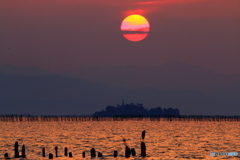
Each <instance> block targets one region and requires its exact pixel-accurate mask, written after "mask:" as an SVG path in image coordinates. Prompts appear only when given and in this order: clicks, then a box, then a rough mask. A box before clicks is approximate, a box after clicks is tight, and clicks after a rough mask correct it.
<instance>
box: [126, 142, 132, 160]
mask: <svg viewBox="0 0 240 160" xmlns="http://www.w3.org/2000/svg"><path fill="white" fill-rule="evenodd" d="M130 154H131V151H130V148H129V147H128V146H127V145H126V147H125V157H126V158H129V157H130Z"/></svg>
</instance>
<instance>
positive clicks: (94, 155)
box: [90, 148, 96, 158]
mask: <svg viewBox="0 0 240 160" xmlns="http://www.w3.org/2000/svg"><path fill="white" fill-rule="evenodd" d="M90 152H91V157H92V158H93V157H96V150H95V149H94V148H92V149H91V150H90Z"/></svg>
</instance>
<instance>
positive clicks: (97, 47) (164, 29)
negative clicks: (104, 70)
mask: <svg viewBox="0 0 240 160" xmlns="http://www.w3.org/2000/svg"><path fill="white" fill-rule="evenodd" d="M239 8H240V0H158V1H144V0H131V1H129V0H14V1H13V0H1V1H0V23H1V25H0V65H3V64H13V65H17V66H26V65H31V66H35V67H39V68H42V69H47V70H51V71H61V70H69V69H75V68H82V67H89V66H118V65H120V66H126V65H135V66H157V65H160V64H163V63H164V62H167V61H169V60H178V61H182V62H186V63H189V64H194V65H199V66H203V67H206V68H209V69H212V70H214V71H217V72H220V73H238V74H240V9H239ZM131 14H140V15H143V16H144V17H146V19H147V20H148V21H149V23H150V32H149V35H148V37H147V38H146V39H144V40H143V41H140V42H131V41H128V40H126V39H125V38H124V37H123V35H122V33H121V31H120V25H121V23H122V20H123V19H124V18H126V16H128V15H131Z"/></svg>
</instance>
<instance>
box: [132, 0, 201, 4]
mask: <svg viewBox="0 0 240 160" xmlns="http://www.w3.org/2000/svg"><path fill="white" fill-rule="evenodd" d="M196 1H204V0H156V1H145V2H137V3H134V4H138V5H151V4H178V3H191V2H196Z"/></svg>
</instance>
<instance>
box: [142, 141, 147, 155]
mask: <svg viewBox="0 0 240 160" xmlns="http://www.w3.org/2000/svg"><path fill="white" fill-rule="evenodd" d="M141 156H142V157H146V145H145V143H144V142H142V143H141Z"/></svg>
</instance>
